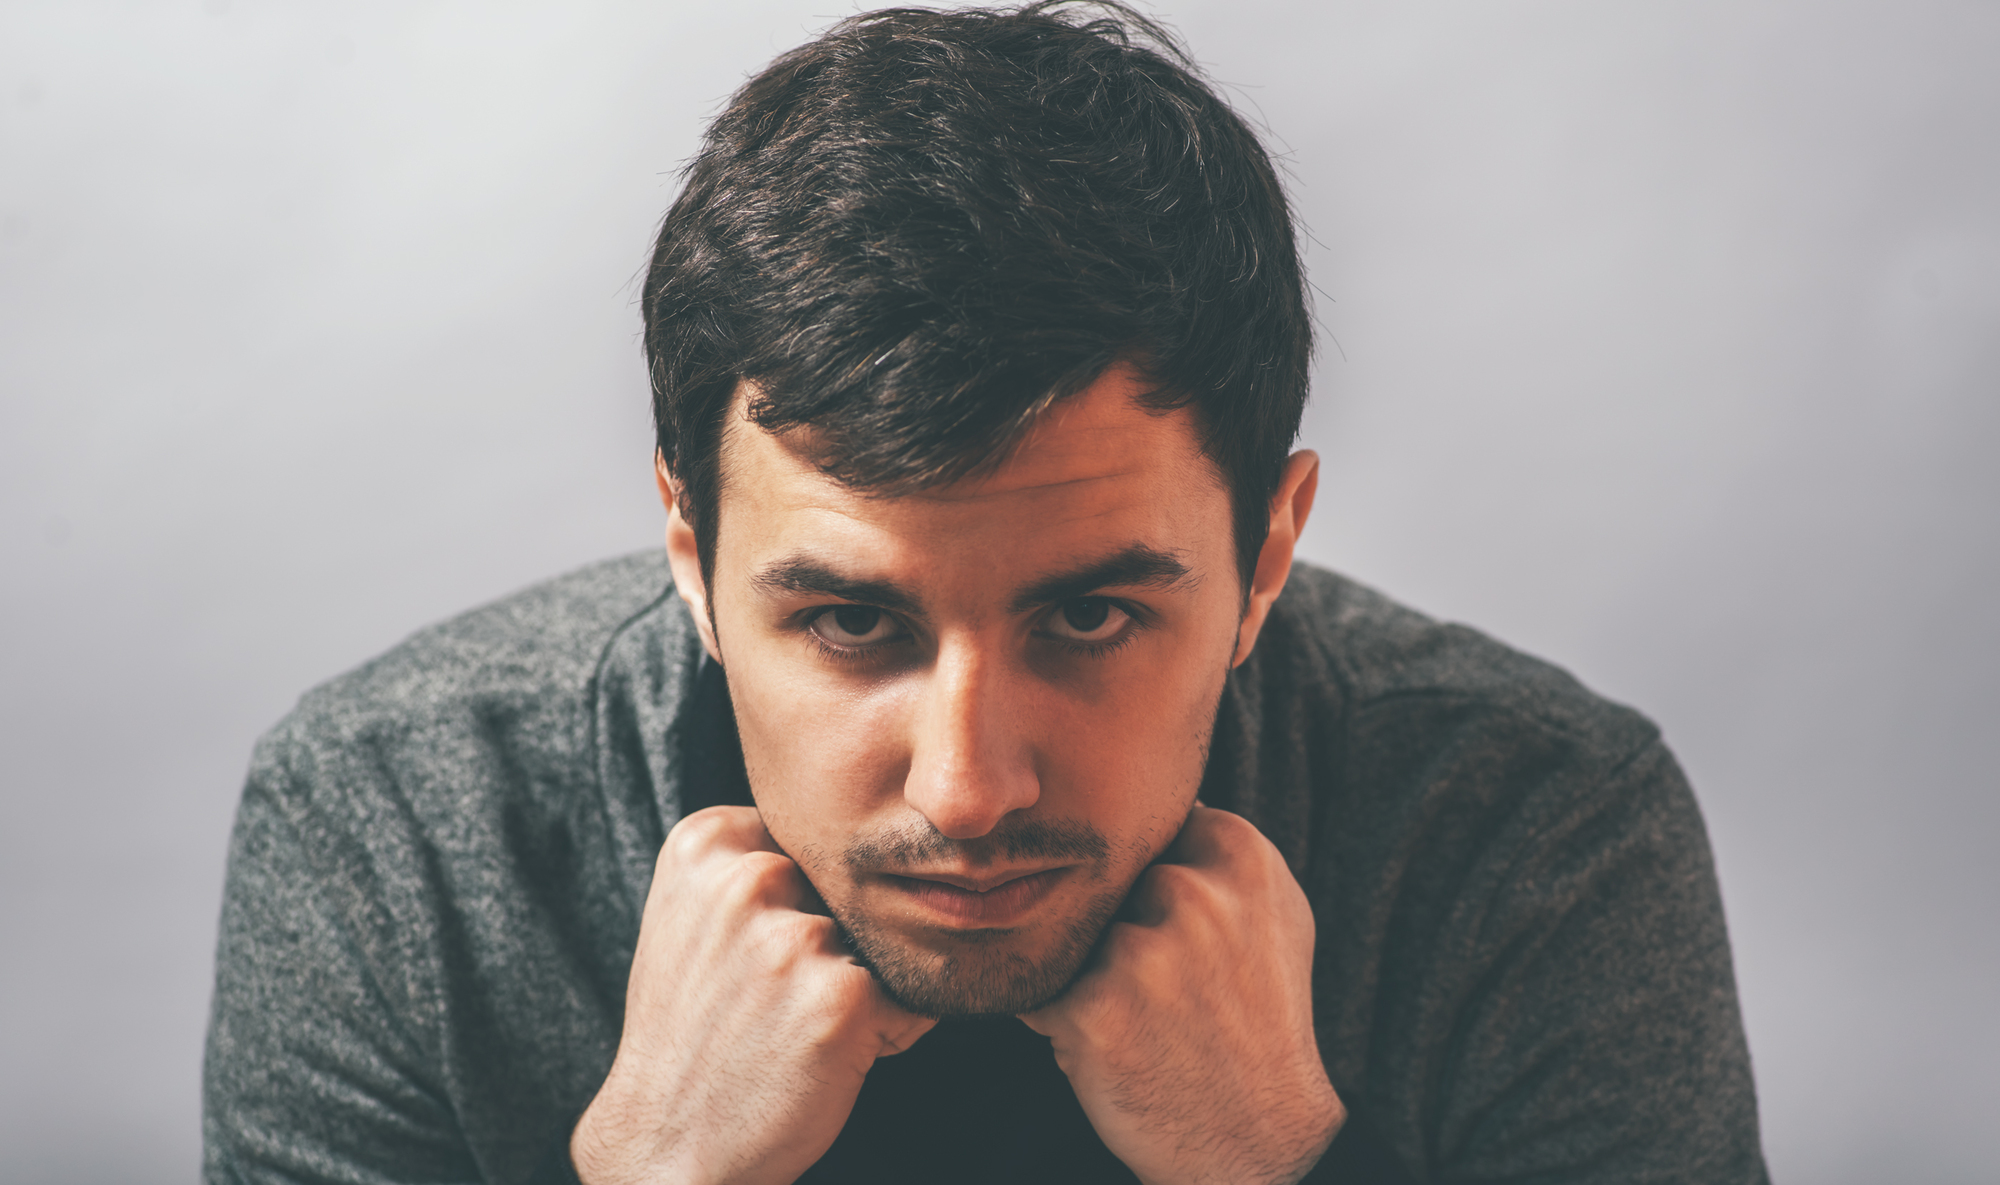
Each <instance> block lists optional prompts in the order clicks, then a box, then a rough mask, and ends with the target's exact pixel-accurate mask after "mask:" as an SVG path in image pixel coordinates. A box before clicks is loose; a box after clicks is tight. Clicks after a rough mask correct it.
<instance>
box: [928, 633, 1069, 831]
mask: <svg viewBox="0 0 2000 1185" xmlns="http://www.w3.org/2000/svg"><path fill="white" fill-rule="evenodd" d="M1023 691H1025V688H1022V687H1020V686H1019V685H1018V682H1017V680H1016V679H1014V678H1010V676H1009V673H1008V672H1007V671H1006V670H1005V669H1003V664H1002V663H1000V662H998V661H996V660H994V659H992V658H989V657H985V656H982V655H981V654H980V653H979V652H978V650H977V649H976V648H975V647H974V646H972V645H970V644H967V645H960V646H951V647H941V648H940V650H939V653H938V657H937V661H936V664H935V665H934V666H933V667H932V670H931V677H930V679H929V680H928V681H927V686H926V687H925V688H924V690H923V692H922V702H921V704H920V705H919V707H918V710H917V711H916V713H915V720H914V726H915V736H914V737H913V738H912V744H911V752H910V772H909V776H908V780H907V781H906V782H905V783H904V785H903V798H904V801H906V802H908V803H909V804H910V806H911V807H913V808H915V809H916V810H917V811H918V812H919V813H921V814H922V815H923V816H924V817H925V818H926V819H929V820H930V821H931V825H932V826H933V827H936V828H937V829H938V831H939V832H940V833H942V834H943V835H945V836H947V837H948V838H951V839H975V838H977V837H979V836H982V835H985V834H986V833H987V832H989V831H991V830H993V828H994V827H995V826H996V825H998V824H999V822H1000V820H1001V819H1002V818H1004V817H1005V816H1006V815H1007V813H1008V812H1010V811H1017V810H1021V809H1023V808H1025V807H1030V806H1033V805H1034V804H1035V802H1036V800H1037V799H1039V798H1040V797H1041V782H1040V779H1039V778H1038V777H1037V776H1036V774H1035V768H1034V756H1033V752H1032V748H1031V745H1030V742H1029V740H1028V738H1027V736H1026V735H1025V734H1026V728H1025V720H1026V715H1027V713H1026V708H1027V705H1026V703H1025V702H1023V700H1022V694H1021V693H1022V692H1023Z"/></svg>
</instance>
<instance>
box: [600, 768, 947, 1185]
mask: <svg viewBox="0 0 2000 1185" xmlns="http://www.w3.org/2000/svg"><path fill="white" fill-rule="evenodd" d="M817 901H818V898H817V897H816V896H815V895H814V894H813V891H812V886H811V885H810V884H809V883H808V882H807V881H806V879H805V876H804V874H802V873H801V872H800V871H799V869H798V866H797V865H795V864H793V863H792V861H791V860H790V859H788V858H786V856H785V855H784V853H783V852H781V851H780V850H779V849H778V845H777V844H776V843H775V842H773V841H772V839H771V837H770V835H769V834H768V833H767V832H766V831H765V830H764V824H763V822H762V820H761V819H760V818H759V817H758V814H757V812H756V811H755V810H753V809H751V808H750V807H739V806H718V807H710V808H709V809H707V810H704V811H696V812H695V813H694V814H692V815H689V816H688V817H687V818H685V819H682V820H681V821H680V823H679V825H677V826H676V827H675V828H674V829H673V831H672V833H671V834H669V835H668V836H667V842H666V844H665V845H664V846H663V847H662V848H661V849H660V858H659V861H658V863H657V864H655V865H654V869H653V886H652V889H651V891H650V892H649V893H648V894H647V897H646V912H645V916H644V917H643V918H642V919H641V921H640V926H639V946H638V950H637V951H636V952H635V953H634V955H633V958H632V978H631V980H630V982H629V984H628V985H627V987H626V990H625V1030H624V1034H623V1035H622V1036H621V1037H620V1039H619V1042H618V1056H617V1058H616V1059H615V1060H614V1061H613V1063H612V1066H611V1073H610V1075H609V1076H608V1077H607V1078H606V1079H605V1082H604V1086H603V1087H602V1088H601V1089H600V1090H599V1091H598V1092H597V1097H596V1098H595V1099H593V1100H592V1101H591V1104H590V1108H589V1109H588V1110H587V1111H585V1112H584V1114H583V1118H582V1119H580V1120H579V1121H578V1122H577V1125H576V1131H575V1132H574V1134H572V1135H571V1137H570V1157H571V1159H572V1160H573V1161H574V1162H575V1164H576V1169H577V1176H578V1177H579V1178H580V1179H581V1180H582V1181H583V1182H584V1183H585V1185H622V1183H625V1182H639V1181H645V1182H648V1183H655V1182H668V1181H671V1182H677V1183H678V1182H720V1181H728V1182H787V1183H788V1182H791V1181H793V1180H796V1179H797V1178H798V1176H799V1174H801V1173H803V1172H805V1170H806V1169H807V1168H808V1167H810V1166H811V1165H812V1163H813V1162H814V1161H816V1160H818V1159H819V1158H820V1157H821V1156H822V1155H824V1154H825V1153H826V1150H827V1148H829V1147H830V1146H831V1145H832V1144H833V1139H834V1137H835V1136H837V1135H839V1134H840V1129H841V1127H842V1126H844V1125H845V1124H846V1122H847V1116H848V1113H849V1112H850V1111H852V1110H853V1109H854V1100H855V1097H856V1096H857V1095H858V1094H860V1092H861V1082H862V1079H863V1078H865V1077H866V1076H867V1074H868V1070H869V1067H870V1066H872V1065H874V1063H875V1059H876V1058H878V1057H884V1056H887V1055H889V1054H894V1053H901V1052H902V1051H903V1050H905V1049H907V1048H909V1047H910V1045H911V1044H913V1043H914V1042H915V1041H916V1040H917V1038H919V1037H921V1036H923V1035H924V1034H925V1033H926V1032H928V1031H930V1028H931V1026H932V1025H933V1024H935V1023H936V1022H935V1021H932V1020H927V1019H925V1018H923V1017H918V1016H913V1015H911V1014H910V1013H907V1012H904V1011H903V1010H902V1009H900V1008H897V1007H896V1006H895V1005H894V1004H891V1003H890V1002H889V1000H888V998H887V997H886V996H885V995H883V993H882V989H881V987H880V986H879V985H878V984H877V983H876V982H875V977H874V976H873V974H871V973H870V972H869V971H868V969H867V968H866V967H863V966H862V965H861V964H860V963H858V962H856V961H855V960H854V959H853V958H852V957H851V956H849V955H848V954H847V952H846V951H845V950H844V949H843V948H842V947H841V944H840V941H839V938H838V937H837V936H836V933H835V930H834V923H833V919H831V918H829V917H825V916H823V915H822V914H818V913H809V912H806V909H807V908H810V907H811V906H812V905H813V904H816V903H817Z"/></svg>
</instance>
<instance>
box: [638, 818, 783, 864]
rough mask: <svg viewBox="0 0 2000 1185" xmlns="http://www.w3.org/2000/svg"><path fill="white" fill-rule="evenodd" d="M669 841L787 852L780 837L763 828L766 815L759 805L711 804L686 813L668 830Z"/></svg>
mask: <svg viewBox="0 0 2000 1185" xmlns="http://www.w3.org/2000/svg"><path fill="white" fill-rule="evenodd" d="M667 842H668V843H669V844H679V845H681V846H684V847H690V848H695V849H699V850H702V851H706V850H710V849H714V848H722V849H727V850H730V851H736V852H776V853H778V854H779V855H783V854H784V849H783V848H780V847H779V846H778V841H777V840H774V839H772V838H771V833H770V832H769V831H767V830H765V828H764V817H763V816H762V815H760V814H758V813H757V808H756V807H749V806H712V807H707V808H705V809H703V810H698V811H696V812H694V813H693V814H691V815H687V816H684V817H683V818H682V819H681V821H680V822H678V823H676V824H674V827H673V830H672V831H670V832H668V833H667Z"/></svg>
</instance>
